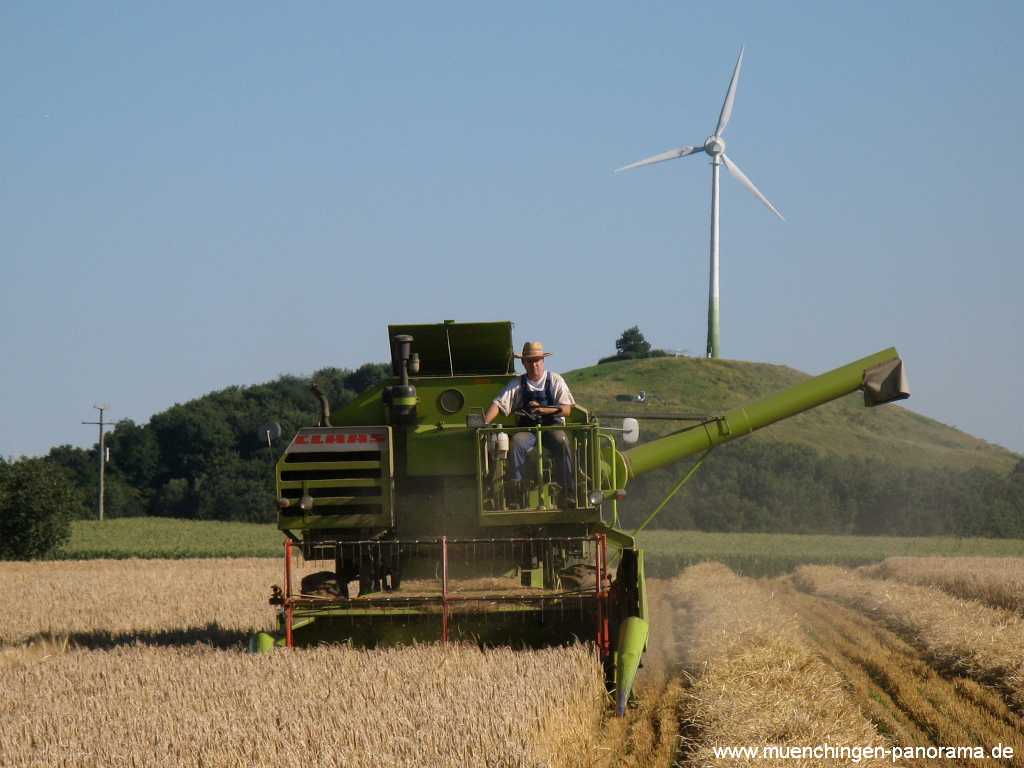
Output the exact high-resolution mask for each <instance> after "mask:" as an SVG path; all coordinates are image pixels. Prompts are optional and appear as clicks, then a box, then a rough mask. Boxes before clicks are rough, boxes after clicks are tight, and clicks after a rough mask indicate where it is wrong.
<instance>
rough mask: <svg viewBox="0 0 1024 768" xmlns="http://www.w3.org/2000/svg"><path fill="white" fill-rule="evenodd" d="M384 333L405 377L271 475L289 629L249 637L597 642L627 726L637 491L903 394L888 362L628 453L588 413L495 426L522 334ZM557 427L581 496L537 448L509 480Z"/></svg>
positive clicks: (479, 328) (282, 625) (639, 585)
mask: <svg viewBox="0 0 1024 768" xmlns="http://www.w3.org/2000/svg"><path fill="white" fill-rule="evenodd" d="M388 335H389V339H390V341H391V353H392V354H391V358H392V373H393V378H392V379H390V380H389V381H387V382H385V383H383V384H381V385H379V386H377V387H375V388H372V389H370V390H368V391H366V392H364V393H363V394H362V395H360V396H359V398H357V399H356V400H355V401H353V402H352V403H350V404H349V405H347V406H346V407H345V408H344V409H342V410H341V411H340V412H338V413H337V414H335V416H334V418H333V420H332V418H331V416H330V409H329V407H328V404H327V402H326V398H324V397H323V396H322V395H321V396H320V397H321V414H320V420H319V424H318V426H315V427H309V428H304V429H301V430H299V432H298V434H296V435H295V437H294V438H293V439H292V441H291V443H290V444H289V446H288V448H287V449H286V450H285V452H284V455H283V456H282V457H281V458H280V460H279V461H278V462H277V467H276V473H277V496H278V507H279V517H278V527H279V528H280V529H281V530H282V531H284V533H285V534H286V540H285V580H284V588H283V589H275V593H274V595H273V596H272V598H271V602H272V603H273V604H275V605H277V606H278V609H279V633H278V635H277V636H276V637H275V636H271V635H269V634H263V633H261V634H260V635H257V636H255V637H254V638H253V640H252V643H251V645H252V647H253V649H254V650H269V649H270V648H272V647H273V646H274V645H275V644H278V645H281V644H283V645H287V646H296V645H308V644H316V643H320V642H351V643H353V644H358V645H365V646H375V645H380V644H389V643H401V642H412V641H420V640H422V641H427V640H444V641H447V640H458V639H461V640H467V641H472V642H478V643H482V644H487V645H497V644H503V645H515V646H522V645H531V646H532V645H550V644H560V643H566V642H571V641H573V640H574V639H579V640H587V639H590V640H592V641H593V643H594V644H595V646H596V648H597V650H598V652H599V653H600V655H601V658H602V659H603V660H604V663H605V669H606V673H607V678H608V683H609V686H610V687H611V688H613V689H614V690H615V691H616V699H617V707H616V708H617V710H618V712H619V714H622V712H623V710H624V709H625V706H626V701H627V698H628V696H629V693H630V691H631V690H632V686H633V681H634V678H635V675H636V671H637V668H638V666H639V664H640V657H641V655H642V653H643V651H644V649H645V647H646V644H647V635H648V611H647V599H646V591H645V586H644V555H643V551H642V550H641V549H639V548H638V547H637V545H636V540H635V538H634V536H633V534H630V533H627V532H626V531H624V530H622V528H621V526H620V523H619V514H618V502H619V501H620V500H621V499H622V498H623V496H624V495H625V489H626V486H627V485H628V483H629V481H630V479H631V478H633V477H636V476H638V475H641V474H643V473H645V472H649V471H651V470H654V469H658V468H659V467H663V466H666V465H668V464H671V463H674V462H678V461H682V460H685V459H688V458H694V457H700V458H699V459H698V461H697V462H696V463H695V464H694V465H693V467H692V468H691V470H690V471H689V472H688V473H687V474H686V475H685V476H684V477H683V479H682V480H681V481H680V482H679V483H678V484H677V485H676V487H675V488H674V489H673V491H672V492H671V493H675V491H676V490H678V488H679V487H680V486H681V485H682V483H683V482H685V480H686V479H688V478H689V477H690V475H692V473H693V471H694V470H695V469H696V467H697V466H699V465H700V462H701V461H703V458H704V456H706V455H707V453H708V452H709V451H710V450H711V449H712V448H714V447H715V446H717V445H719V444H721V443H725V442H728V441H730V440H734V439H736V438H737V437H742V436H743V435H746V434H749V433H750V432H753V431H754V430H756V429H760V428H761V427H764V426H767V425H768V424H771V423H773V422H775V421H779V420H781V419H784V418H787V417H789V416H792V415H794V414H797V413H800V412H802V411H806V410H808V409H810V408H814V407H816V406H818V405H821V404H823V403H826V402H829V401H831V400H834V399H836V398H838V397H842V396H843V395H846V394H848V393H850V392H852V391H854V390H857V389H862V390H863V391H864V399H865V403H866V404H867V405H878V404H881V403H885V402H889V401H892V400H898V399H901V398H904V397H907V396H908V394H909V393H908V391H907V388H906V383H905V379H904V376H903V368H902V362H901V361H900V358H899V356H898V355H897V354H896V351H895V350H894V349H887V350H885V351H882V352H879V353H877V354H875V355H871V356H870V357H866V358H863V359H861V360H858V361H856V362H854V363H850V364H849V365H846V366H843V367H842V368H837V369H836V370H834V371H831V372H829V373H826V374H823V375H821V376H817V377H815V378H811V379H808V380H806V381H804V382H802V383H800V384H798V385H796V386H794V387H791V388H789V389H787V390H784V391H782V392H780V393H778V394H775V395H772V396H769V397H765V398H762V399H760V400H757V401H756V402H753V403H751V404H749V405H746V406H744V407H741V408H735V409H733V410H730V411H728V412H726V413H725V414H723V415H720V416H711V417H707V418H705V419H702V420H700V421H698V422H697V423H696V424H695V425H693V426H689V427H687V428H685V429H683V430H680V431H678V432H675V433H672V434H670V435H667V436H665V437H661V438H659V439H656V440H653V441H651V442H648V443H646V444H642V445H637V446H635V447H632V448H629V449H625V448H623V447H620V444H619V443H620V441H623V442H625V441H624V440H623V437H627V438H628V435H626V434H624V432H623V429H622V428H619V427H618V426H617V425H616V426H615V427H612V426H610V425H602V424H601V423H600V422H599V420H598V419H597V418H596V417H595V416H593V415H592V414H591V413H590V412H588V410H587V409H586V408H584V407H581V406H576V407H574V408H573V410H572V413H571V415H570V416H569V418H568V419H567V423H566V424H565V425H564V426H558V427H517V426H514V424H515V419H514V418H513V417H510V418H508V419H505V420H504V422H505V423H494V424H491V425H484V424H483V415H482V414H483V410H484V409H486V408H487V406H488V405H489V404H490V403H491V400H492V399H493V398H494V397H495V396H496V394H497V393H498V392H499V391H501V389H502V388H503V387H504V385H505V384H506V383H507V382H508V381H509V379H510V378H511V377H512V376H513V375H514V371H513V368H512V361H513V355H512V324H511V323H508V322H500V323H454V322H445V323H441V324H435V325H398V326H389V328H388ZM332 421H333V423H332ZM631 426H632V425H631ZM549 429H562V430H564V431H565V433H566V435H567V437H568V440H569V447H570V450H571V451H572V455H573V458H574V461H573V477H574V481H575V488H572V487H571V486H570V487H563V485H570V484H569V483H565V482H564V480H563V483H562V484H560V483H559V482H558V480H559V479H560V478H563V475H562V473H561V472H559V471H558V470H559V469H560V468H559V467H557V466H556V464H557V462H558V461H560V458H559V457H556V456H551V455H548V454H549V453H550V452H549V451H546V450H545V447H544V442H545V441H543V440H537V441H536V442H537V446H538V447H537V448H536V449H535V450H534V453H533V455H532V456H531V457H530V460H529V461H528V470H529V471H528V472H527V477H526V479H525V480H523V481H521V482H518V483H511V482H509V481H508V480H507V477H506V475H507V460H508V445H509V440H510V437H511V436H513V435H514V434H515V433H516V432H520V431H524V430H535V431H544V430H549ZM626 431H627V432H630V431H633V430H632V429H629V430H626ZM670 495H671V494H670ZM666 501H667V498H666ZM663 504H664V502H663ZM663 504H662V505H659V507H658V508H657V509H655V510H654V512H652V514H651V515H650V516H648V518H647V520H646V521H645V522H644V525H646V524H647V522H649V521H650V519H651V518H652V517H653V515H654V514H656V513H657V511H658V510H660V508H661V506H663ZM641 527H643V526H641ZM638 530H639V529H638ZM634 533H636V532H635V531H634Z"/></svg>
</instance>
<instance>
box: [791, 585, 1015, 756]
mask: <svg viewBox="0 0 1024 768" xmlns="http://www.w3.org/2000/svg"><path fill="white" fill-rule="evenodd" d="M778 594H779V596H780V597H781V602H782V603H783V605H786V606H787V607H789V608H791V609H792V610H794V611H795V612H796V614H797V616H799V618H800V623H801V626H802V627H803V629H804V631H805V632H806V633H807V635H808V636H809V637H810V638H811V640H812V641H813V642H814V643H815V645H816V647H817V648H818V650H819V652H820V654H821V656H822V658H824V659H825V660H826V661H827V662H828V663H829V664H830V665H831V666H832V667H833V668H835V669H836V671H838V672H839V673H840V674H841V675H842V676H843V678H844V679H845V680H846V681H847V683H848V685H849V688H850V692H851V694H852V696H853V698H854V700H855V701H856V702H857V704H858V706H860V708H861V710H862V711H863V712H864V714H865V716H866V717H867V718H868V719H870V720H871V721H872V722H873V723H874V724H875V726H876V728H877V729H878V730H879V732H880V733H881V734H882V735H884V736H886V737H887V738H889V739H890V740H891V741H892V742H893V743H895V744H898V745H901V746H918V745H922V746H927V745H929V744H931V745H936V746H949V745H964V746H974V745H979V746H982V745H983V746H986V747H991V746H993V745H995V744H1003V745H1011V746H1013V747H1014V750H1015V752H1016V753H1017V754H1020V755H1024V735H1022V734H1024V718H1022V717H1021V716H1020V715H1018V714H1016V713H1014V712H1013V711H1011V710H1010V709H1009V707H1008V706H1007V705H1006V702H1005V701H1004V700H1003V698H1002V697H1001V696H1000V695H999V693H998V692H997V691H995V690H993V689H992V688H989V687H986V686H984V685H981V684H980V683H978V682H976V681H975V680H972V679H971V678H969V677H966V676H963V675H948V676H944V675H943V674H941V673H940V672H938V671H937V670H936V669H935V667H933V666H932V665H931V664H930V663H929V661H928V660H927V658H926V657H925V656H924V655H922V653H921V651H920V650H918V649H917V648H915V647H914V646H912V645H911V644H909V643H908V642H906V641H905V640H903V639H901V638H900V637H898V636H897V635H896V634H894V633H893V632H891V631H890V630H888V629H886V628H885V627H884V626H882V625H881V624H880V623H879V622H877V621H874V620H872V619H870V618H868V617H866V616H865V615H863V614H861V613H859V612H857V611H854V610H851V609H849V608H846V607H844V606H842V605H839V604H838V603H836V602H834V601H832V600H829V599H826V598H821V597H815V596H813V595H807V594H802V593H799V592H796V591H794V590H792V589H789V588H787V587H785V586H782V587H781V588H780V592H779V593H778ZM928 764H929V765H949V766H956V765H960V766H963V765H992V763H991V761H980V762H973V761H970V760H967V759H963V758H961V759H960V760H958V761H953V760H949V761H943V760H930V761H928ZM1014 764H1019V763H1014Z"/></svg>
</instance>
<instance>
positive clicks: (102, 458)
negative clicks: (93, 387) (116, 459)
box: [82, 403, 110, 520]
mask: <svg viewBox="0 0 1024 768" xmlns="http://www.w3.org/2000/svg"><path fill="white" fill-rule="evenodd" d="M93 408H95V409H96V410H97V411H99V412H100V420H99V421H83V422H82V423H83V424H95V425H97V426H99V428H100V450H99V454H100V492H99V494H98V497H97V499H96V506H97V508H98V510H99V518H100V520H102V519H103V490H104V488H103V486H104V480H105V478H104V474H105V470H106V464H107V447H106V437H107V435H106V432H104V431H103V428H104V426H107V427H109V426H110V425H109V424H106V425H105V424H104V422H103V412H104V411H106V410H109V409H110V405H109V404H108V403H100V404H99V405H93Z"/></svg>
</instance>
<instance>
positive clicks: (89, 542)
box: [57, 517, 284, 560]
mask: <svg viewBox="0 0 1024 768" xmlns="http://www.w3.org/2000/svg"><path fill="white" fill-rule="evenodd" d="M283 541H284V535H283V534H282V533H281V532H280V531H279V530H277V527H276V526H274V525H270V524H257V523H224V522H217V521H206V520H175V519H173V518H167V517H122V518H114V519H112V520H104V521H103V522H100V521H98V520H78V521H75V522H74V523H72V528H71V541H69V542H68V544H67V545H66V546H65V547H64V548H63V549H61V551H60V552H59V553H58V554H57V557H58V558H60V559H64V560H86V559H94V558H100V557H107V558H125V557H153V558H173V559H178V558H186V557H275V556H280V555H283V554H284V548H283V547H282V544H281V543H282V542H283Z"/></svg>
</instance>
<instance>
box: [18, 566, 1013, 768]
mask: <svg viewBox="0 0 1024 768" xmlns="http://www.w3.org/2000/svg"><path fill="white" fill-rule="evenodd" d="M928 560H931V559H928ZM981 565H983V563H978V562H974V561H973V560H972V559H971V558H963V559H961V560H959V561H955V562H953V561H951V562H943V563H941V564H938V568H936V564H935V563H931V562H920V563H919V562H915V561H913V559H910V562H902V561H893V562H887V563H882V564H880V565H878V566H872V567H870V568H867V569H861V570H857V571H854V570H848V569H843V568H836V567H824V566H804V567H802V568H800V569H799V570H798V571H797V572H796V573H795V574H793V575H792V576H789V577H784V578H777V579H773V580H764V579H762V580H755V579H751V578H745V577H741V576H738V575H736V574H735V573H733V572H732V571H730V570H729V569H728V568H726V567H725V566H723V565H720V564H715V563H705V564H701V565H696V566H692V567H690V568H687V569H686V570H684V571H683V572H682V573H680V574H679V575H678V576H677V577H675V578H673V579H665V580H657V579H651V580H649V581H648V591H649V598H650V608H651V638H650V643H649V647H648V652H647V654H646V656H645V659H644V668H643V669H642V670H641V672H640V675H639V676H638V680H637V688H636V695H635V698H634V701H633V703H632V706H631V708H630V709H629V711H628V712H627V717H625V718H622V719H619V718H614V717H611V716H610V708H609V705H608V697H607V695H606V694H605V691H604V685H603V682H602V670H601V666H600V663H599V661H598V659H597V658H596V655H595V654H594V652H593V651H592V650H591V649H590V648H588V647H586V646H573V647H567V648H558V649H548V650H542V651H513V650H510V649H489V650H486V651H482V650H480V649H478V648H476V647H467V646H458V645H449V646H442V645H420V646H407V647H399V648H392V649H382V650H375V651H365V650H356V649H351V648H347V647H344V646H337V647H323V648H316V649H306V650H298V651H294V652H290V651H278V652H275V653H272V654H268V655H265V656H251V655H249V654H247V653H246V652H245V650H244V648H245V644H246V639H247V637H248V635H249V634H250V633H251V632H252V631H253V630H256V629H260V628H267V627H269V626H270V625H271V624H272V619H273V610H272V609H271V607H270V606H268V605H267V597H268V596H269V592H270V586H271V585H272V584H275V583H277V584H279V583H280V581H281V562H280V560H277V559H275V560H265V559H229V560H191V561H190V560H177V561H166V560H118V561H86V562H70V561H64V562H59V563H0V580H2V583H3V584H4V586H5V587H6V589H5V590H3V591H2V592H0V610H2V611H3V615H4V616H5V617H7V619H8V620H7V621H6V622H5V623H4V624H3V626H2V628H0V686H2V689H3V690H4V691H5V693H6V696H5V697H4V700H3V702H2V703H0V757H2V759H0V765H3V766H4V768H7V767H8V766H11V768H29V767H30V766H31V767H32V768H35V767H36V766H47V767H49V766H58V767H60V768H65V767H66V768H71V766H75V767H76V768H77V767H78V766H83V767H84V768H100V767H101V766H104V767H105V766H150V765H175V766H178V765H180V766H185V768H198V767H199V766H204V768H220V767H221V766H250V765H255V766H271V765H273V766H284V767H285V768H289V767H291V766H296V767H297V766H300V765H301V766H303V768H306V766H313V765H315V766H354V767H355V768H361V767H362V766H370V765H389V766H390V765H394V766H420V765H437V766H459V768H472V766H529V767H530V768H559V767H561V766H569V767H575V766H597V767H598V768H640V767H641V766H644V767H646V766H656V767H661V768H669V767H670V766H682V767H683V768H698V766H710V765H714V766H740V765H743V766H747V765H750V766H769V765H780V766H781V765H787V766H801V767H802V768H803V767H807V768H810V767H815V768H816V767H817V766H831V765H842V764H845V763H843V762H841V761H840V762H836V761H830V760H829V759H827V758H821V759H814V758H806V759H801V760H791V759H790V760H778V759H766V758H726V757H720V756H719V757H716V755H715V750H716V749H720V748H722V747H723V746H729V745H733V746H740V745H745V746H748V747H749V746H762V747H763V746H772V745H774V746H779V745H782V746H786V745H789V746H794V747H801V746H808V745H815V744H829V745H831V746H833V747H840V746H843V745H846V746H849V747H866V746H871V745H875V746H878V745H884V746H887V747H893V746H897V745H903V746H907V745H931V746H934V745H949V744H981V745H992V744H996V743H999V744H1005V745H1012V746H1013V747H1014V748H1016V750H1017V752H1016V755H1017V757H1015V758H1014V759H1012V760H1009V761H1003V762H1002V763H1001V764H1003V765H1013V766H1017V765H1024V736H1022V734H1024V719H1022V717H1021V714H1022V710H1024V650H1022V649H1024V617H1021V616H1020V615H1019V614H1017V613H1015V612H1013V611H1010V610H1007V609H1005V608H998V607H993V605H992V604H990V603H991V602H992V601H991V600H986V598H985V596H984V595H983V594H981V593H980V592H975V593H973V597H972V598H970V599H968V598H967V597H966V596H964V595H963V594H962V595H961V596H959V597H957V596H954V594H952V593H953V592H954V591H955V589H954V588H953V587H952V586H950V585H951V584H953V583H957V584H962V583H968V582H971V579H973V582H971V583H974V584H986V585H988V587H987V588H988V590H989V591H988V592H986V593H985V594H990V593H991V591H992V589H994V587H993V586H992V585H994V584H996V583H997V582H998V579H996V575H997V572H1001V573H1002V574H1003V575H1004V577H1006V578H1007V579H1012V578H1013V576H1012V574H1013V573H1014V572H1015V571H1014V569H1015V568H1018V567H1020V562H1019V561H1010V562H1004V563H1002V565H1003V566H1005V567H1003V568H1001V569H996V570H992V571H991V573H990V574H988V575H986V571H985V569H984V568H982V567H979V566H981ZM957 571H959V573H957ZM936 573H941V574H943V576H944V579H945V580H944V581H943V582H942V585H940V583H939V581H938V579H937V577H935V574H936ZM924 574H928V575H927V576H926V575H924ZM915 579H918V580H920V581H921V582H922V583H925V584H928V585H927V586H922V585H921V584H920V583H911V582H912V581H914V580H915ZM929 579H930V581H929ZM957 579H959V581H957ZM940 586H942V588H940ZM987 603H989V604H987ZM883 762H884V763H885V764H887V765H890V764H893V763H895V764H900V765H927V766H935V765H940V766H950V768H952V767H953V766H971V765H978V766H983V765H992V764H993V763H992V762H991V761H986V760H980V761H974V760H970V759H962V758H957V759H934V760H931V759H930V760H916V761H915V760H910V761H908V760H906V759H902V758H901V759H899V760H892V759H890V758H888V757H887V758H886V759H884V760H873V759H870V758H868V759H862V760H861V761H860V762H859V763H858V764H859V765H866V766H874V765H881V764H882V763H883Z"/></svg>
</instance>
